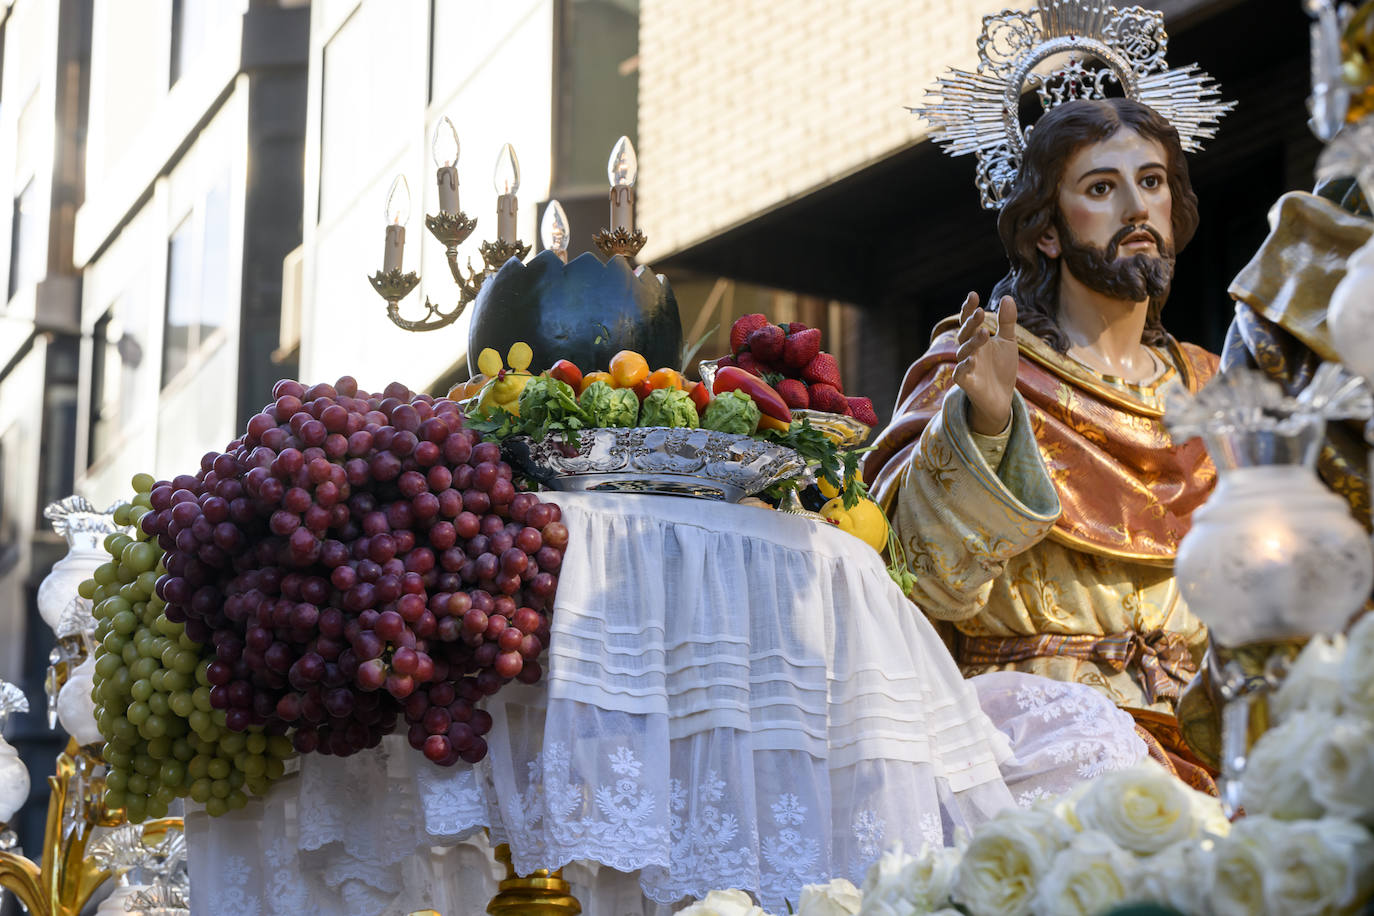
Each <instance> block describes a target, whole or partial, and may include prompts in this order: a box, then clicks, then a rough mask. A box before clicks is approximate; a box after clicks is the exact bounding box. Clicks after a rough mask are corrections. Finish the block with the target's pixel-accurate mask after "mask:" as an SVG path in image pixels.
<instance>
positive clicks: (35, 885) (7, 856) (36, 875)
mask: <svg viewBox="0 0 1374 916" xmlns="http://www.w3.org/2000/svg"><path fill="white" fill-rule="evenodd" d="M0 888H3V889H5V890H7V891H13V892H14V896H16V897H18V898H19V902H20V903H21V904H23V906H24V909H26V910H28V911H29V913H31V914H35V916H43V914H44V913H46V912H47V907H46V906H45V900H44V895H43V875H42V872H41V871H39V868H38V866H37V865H35V864H33V862H31V861H29V860H28V859H26V858H24V857H23V856H21V855H19V854H18V853H14V852H0Z"/></svg>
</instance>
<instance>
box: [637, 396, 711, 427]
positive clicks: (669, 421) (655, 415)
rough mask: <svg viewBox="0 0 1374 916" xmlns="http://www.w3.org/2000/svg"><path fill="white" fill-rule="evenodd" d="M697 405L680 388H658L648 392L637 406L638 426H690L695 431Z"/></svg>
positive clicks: (697, 423)
mask: <svg viewBox="0 0 1374 916" xmlns="http://www.w3.org/2000/svg"><path fill="white" fill-rule="evenodd" d="M699 424H700V420H699V419H698V418H697V405H696V404H694V403H693V402H692V398H691V396H690V395H688V394H687V392H685V391H683V390H682V389H680V388H660V389H658V390H657V391H651V392H649V396H648V397H647V398H645V399H644V403H643V404H641V405H640V406H639V425H640V426H690V427H691V428H693V429H696V428H697V426H698V425H699Z"/></svg>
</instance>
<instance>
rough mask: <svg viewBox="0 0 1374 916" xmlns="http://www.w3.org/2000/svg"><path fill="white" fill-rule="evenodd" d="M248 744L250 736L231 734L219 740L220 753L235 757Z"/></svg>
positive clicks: (241, 733)
mask: <svg viewBox="0 0 1374 916" xmlns="http://www.w3.org/2000/svg"><path fill="white" fill-rule="evenodd" d="M247 744H248V736H247V735H245V734H244V733H243V732H230V733H229V734H227V735H225V736H224V737H223V738H221V739H220V740H219V749H220V753H222V754H224V755H225V756H226V757H233V756H234V755H235V754H237V753H239V752H240V751H242V750H243V749H244V747H245V746H246V745H247Z"/></svg>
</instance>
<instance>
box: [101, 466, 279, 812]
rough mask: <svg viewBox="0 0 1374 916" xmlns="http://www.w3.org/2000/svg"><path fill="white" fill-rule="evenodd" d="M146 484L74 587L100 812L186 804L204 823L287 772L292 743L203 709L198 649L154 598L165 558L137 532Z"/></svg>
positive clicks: (203, 654) (207, 660) (148, 505)
mask: <svg viewBox="0 0 1374 916" xmlns="http://www.w3.org/2000/svg"><path fill="white" fill-rule="evenodd" d="M153 483H154V481H153V478H152V477H150V476H149V475H147V474H139V475H137V476H135V477H134V479H133V486H134V490H135V491H136V493H135V495H134V497H133V500H132V501H131V502H126V503H121V504H119V505H118V506H116V507H115V509H114V520H115V523H116V524H119V525H122V526H132V528H131V531H130V533H129V534H123V533H115V534H111V535H109V536H108V537H106V539H105V543H104V547H105V550H106V551H107V552H108V553H109V554H110V560H109V561H108V562H106V563H105V564H103V565H101V566H100V567H98V568H97V569H96V570H95V573H94V575H93V577H92V578H90V579H87V580H86V581H85V582H83V583H81V586H80V588H79V589H78V591H79V594H80V595H81V596H82V597H83V598H86V599H88V600H90V601H91V602H92V603H93V610H92V614H93V616H94V617H95V620H96V630H95V637H96V640H97V644H96V647H95V653H94V663H95V667H94V672H93V675H92V680H93V683H94V687H93V691H92V698H93V699H94V701H95V719H96V726H97V727H98V728H99V730H100V734H101V735H102V736H103V737H104V738H105V746H104V750H103V752H102V754H101V756H102V759H103V760H104V761H105V763H106V764H107V765H108V767H109V770H108V772H107V774H106V777H105V788H106V793H105V803H106V804H107V805H108V806H110V807H111V808H123V809H124V810H125V812H126V814H127V816H128V818H129V820H131V821H133V822H134V823H139V822H142V821H143V820H144V819H146V818H150V817H152V818H159V817H165V816H166V815H167V810H168V806H169V805H170V804H171V802H172V800H173V799H176V798H183V797H186V796H190V797H191V798H192V799H193V800H195V801H197V802H200V803H202V804H204V805H205V809H206V811H208V812H209V813H210V814H211V815H216V816H217V815H220V814H223V813H225V812H226V811H229V810H233V809H238V808H242V807H243V806H244V804H246V802H247V795H246V794H245V792H252V793H253V794H255V795H261V794H263V793H264V792H266V790H267V788H268V786H269V785H270V784H271V783H272V782H273V781H274V780H276V779H278V778H280V777H281V776H282V774H283V773H284V772H285V766H284V764H283V760H284V759H285V758H287V757H290V756H292V755H293V754H294V750H293V748H292V746H291V742H290V741H289V740H288V739H286V738H284V737H282V736H280V735H269V734H267V733H266V732H265V731H264V729H263V727H262V726H261V725H253V726H250V727H249V728H247V729H245V730H243V731H241V732H235V731H231V730H230V729H229V728H227V727H226V721H225V713H224V711H223V710H219V709H216V708H214V705H213V704H212V703H211V701H210V692H211V689H212V688H211V686H210V682H209V679H208V673H209V667H210V665H211V663H212V662H213V661H214V658H213V655H212V654H211V653H208V652H207V651H206V647H205V646H204V645H203V644H202V643H200V642H197V641H196V640H194V639H192V638H191V637H190V636H188V635H187V633H186V627H185V625H184V624H182V623H176V622H174V621H172V620H170V619H169V618H168V617H167V615H166V613H165V605H164V602H163V600H162V599H161V598H159V597H158V595H157V594H156V583H157V580H158V578H159V577H160V576H162V575H163V574H165V572H166V569H165V567H164V565H163V555H164V551H163V549H162V548H161V547H160V546H159V545H158V544H157V543H156V542H154V541H153V540H152V538H151V536H150V535H149V534H148V533H147V532H146V531H145V530H144V529H143V528H142V527H141V526H140V525H139V524H138V523H139V521H140V520H141V519H142V518H143V516H145V515H146V514H148V513H149V512H151V511H152V499H151V492H152V489H153Z"/></svg>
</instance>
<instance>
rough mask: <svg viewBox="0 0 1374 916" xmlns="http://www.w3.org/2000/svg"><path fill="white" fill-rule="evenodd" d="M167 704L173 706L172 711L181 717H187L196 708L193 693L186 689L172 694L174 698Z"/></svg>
mask: <svg viewBox="0 0 1374 916" xmlns="http://www.w3.org/2000/svg"><path fill="white" fill-rule="evenodd" d="M167 705H168V706H170V707H172V712H173V713H175V714H176V715H177V716H179V717H181V718H183V719H184V718H186V717H187V716H189V715H190V714H191V713H193V712H195V710H196V703H195V700H193V699H192V698H191V694H189V693H187V692H186V691H184V690H179V691H177V692H176V693H174V694H172V698H171V699H170V700H168V701H167Z"/></svg>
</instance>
